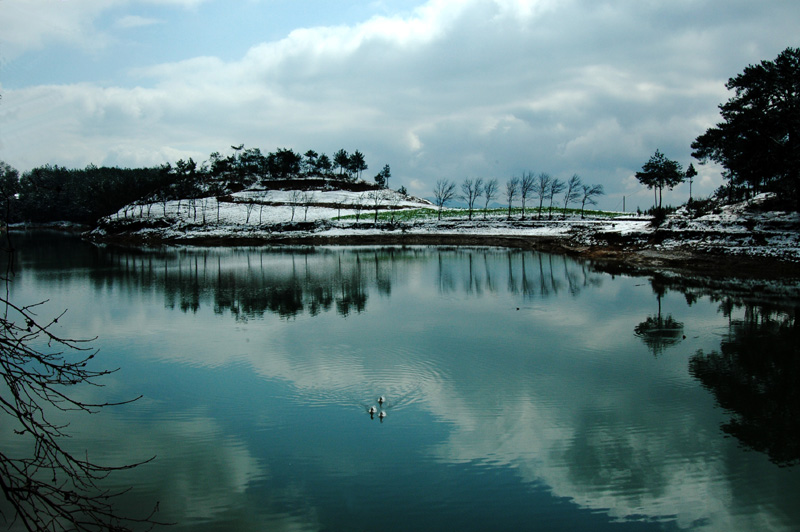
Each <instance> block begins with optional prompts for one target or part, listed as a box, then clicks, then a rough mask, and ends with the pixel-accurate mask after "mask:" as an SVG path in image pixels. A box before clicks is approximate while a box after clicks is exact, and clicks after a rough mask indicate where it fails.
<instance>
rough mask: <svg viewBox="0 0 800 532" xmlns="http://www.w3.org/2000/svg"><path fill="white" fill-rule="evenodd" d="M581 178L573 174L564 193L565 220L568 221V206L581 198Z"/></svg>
mask: <svg viewBox="0 0 800 532" xmlns="http://www.w3.org/2000/svg"><path fill="white" fill-rule="evenodd" d="M580 188H581V178H580V176H579V175H578V174H572V177H570V178H569V181H567V188H566V190H565V191H564V219H565V220H566V219H567V206H568V205H569V204H570V203H574V202H576V201H578V200H579V199H580V198H581V191H580Z"/></svg>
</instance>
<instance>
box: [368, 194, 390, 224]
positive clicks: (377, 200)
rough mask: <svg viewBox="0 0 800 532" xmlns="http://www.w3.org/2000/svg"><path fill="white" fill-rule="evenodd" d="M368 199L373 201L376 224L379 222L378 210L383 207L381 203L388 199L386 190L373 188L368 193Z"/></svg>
mask: <svg viewBox="0 0 800 532" xmlns="http://www.w3.org/2000/svg"><path fill="white" fill-rule="evenodd" d="M367 199H369V201H370V202H371V203H372V208H373V209H374V210H375V218H374V220H373V222H374V223H375V224H377V223H378V210H379V209H380V208H381V204H382V203H383V201H384V200H385V199H386V194H385V191H384V190H373V191H371V192H369V193H368V194H367Z"/></svg>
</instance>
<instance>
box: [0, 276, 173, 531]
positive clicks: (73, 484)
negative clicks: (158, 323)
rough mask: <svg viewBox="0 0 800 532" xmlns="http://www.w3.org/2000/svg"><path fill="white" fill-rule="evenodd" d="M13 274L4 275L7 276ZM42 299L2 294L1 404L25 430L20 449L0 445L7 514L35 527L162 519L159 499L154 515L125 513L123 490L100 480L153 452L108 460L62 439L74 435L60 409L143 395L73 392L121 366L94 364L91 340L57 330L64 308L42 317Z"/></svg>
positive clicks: (74, 410)
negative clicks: (120, 504) (119, 461)
mask: <svg viewBox="0 0 800 532" xmlns="http://www.w3.org/2000/svg"><path fill="white" fill-rule="evenodd" d="M9 279H10V277H9V278H6V279H3V281H4V282H6V283H8V282H10V281H9ZM6 294H8V291H6ZM42 304H43V303H37V304H33V305H26V306H18V305H17V304H14V303H13V302H11V300H10V299H9V298H8V296H6V297H0V306H2V308H3V310H2V314H1V315H0V331H1V332H0V378H2V383H3V386H2V390H1V391H0V412H2V413H3V414H5V415H6V416H7V418H6V420H5V421H4V423H3V424H4V425H5V426H6V427H7V428H9V429H13V431H14V434H16V437H18V438H19V444H20V445H15V446H14V447H13V448H14V449H20V451H16V453H19V454H21V455H22V456H20V455H16V454H11V453H7V452H0V489H2V493H3V495H4V496H5V498H6V499H7V500H8V502H9V503H10V505H11V507H12V508H13V512H14V515H4V516H3V517H5V518H6V520H7V521H8V522H13V521H16V522H18V523H21V525H22V526H23V527H24V528H25V529H26V530H29V531H34V530H37V531H39V530H44V531H54V532H55V531H57V530H58V531H61V530H77V531H98V532H99V531H101V530H131V529H132V528H131V527H133V526H150V527H152V525H154V524H157V523H156V522H155V521H154V515H155V512H156V510H157V509H158V504H155V506H154V509H153V511H152V512H150V513H149V515H143V516H141V517H126V516H122V515H119V514H117V513H116V511H115V509H114V504H113V503H114V502H115V501H116V500H117V498H118V497H119V496H121V495H122V494H124V493H125V490H122V491H108V490H106V489H104V488H103V487H102V481H103V480H104V479H105V478H107V477H108V476H109V475H111V474H113V473H114V472H118V471H122V470H126V469H131V468H134V467H137V466H138V465H141V464H143V463H146V462H149V461H150V460H152V458H151V459H150V460H144V461H142V462H138V463H134V464H128V465H120V466H106V465H102V464H98V463H95V462H93V461H91V460H90V459H89V455H88V452H86V453H85V454H83V453H82V454H74V453H73V451H72V450H70V448H69V447H68V446H65V445H63V444H62V442H63V441H64V440H65V439H67V438H69V433H68V432H67V430H66V429H67V427H68V424H67V423H64V422H62V421H54V420H53V417H54V416H57V415H58V416H60V414H64V415H70V416H76V415H80V414H81V413H84V414H92V413H96V412H98V411H99V410H100V409H102V408H104V407H106V406H112V405H121V404H126V403H130V402H132V401H135V400H136V399H137V398H134V399H132V400H129V401H122V402H117V403H89V402H85V401H83V400H81V399H79V398H78V397H79V394H71V393H70V390H72V389H74V388H75V387H80V386H82V385H84V386H86V385H92V386H102V384H100V383H99V382H98V381H99V380H100V379H101V378H102V377H105V376H107V375H109V374H111V373H114V371H116V370H91V369H88V368H87V364H88V363H89V361H90V360H91V359H92V358H94V357H95V355H96V354H97V352H96V351H94V350H93V349H92V348H91V347H90V346H89V345H88V342H90V341H91V340H73V339H69V338H65V337H61V336H58V335H56V334H55V333H54V332H53V330H54V329H55V328H56V324H57V323H58V321H59V319H60V318H61V317H62V316H63V315H64V313H63V312H62V313H61V314H60V315H58V316H57V317H55V318H53V319H51V320H49V321H41V320H40V318H39V316H38V313H39V312H40V310H41V308H40V307H41V305H42ZM9 432H10V431H9ZM22 449H28V451H27V452H26V451H22ZM12 452H14V451H12ZM0 515H2V514H0Z"/></svg>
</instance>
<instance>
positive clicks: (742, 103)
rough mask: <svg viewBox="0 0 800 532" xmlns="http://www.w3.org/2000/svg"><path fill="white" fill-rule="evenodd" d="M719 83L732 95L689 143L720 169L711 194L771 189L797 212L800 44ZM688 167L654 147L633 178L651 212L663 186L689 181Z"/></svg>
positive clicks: (745, 194) (730, 197) (738, 196)
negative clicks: (648, 197)
mask: <svg viewBox="0 0 800 532" xmlns="http://www.w3.org/2000/svg"><path fill="white" fill-rule="evenodd" d="M725 87H726V88H727V89H728V90H730V91H733V96H732V97H731V98H730V99H729V100H728V101H727V102H725V103H723V104H721V105H720V106H719V110H720V116H721V117H722V121H721V122H720V123H718V124H717V125H716V126H714V127H711V128H709V129H708V130H706V132H705V133H703V134H702V135H700V136H698V137H697V138H696V139H695V140H694V142H692V144H691V147H692V150H693V151H692V157H694V158H695V159H697V160H698V161H699V163H700V164H706V163H708V162H714V163H717V164H719V165H720V166H722V167H723V168H724V171H723V173H722V177H723V179H724V180H725V181H726V184H725V185H723V186H722V187H720V188H719V189H718V190H717V191H716V192H715V196H717V197H718V198H720V199H725V200H727V201H729V202H734V201H740V200H742V199H746V198H750V197H752V196H754V195H756V194H759V193H762V192H774V193H776V194H777V196H778V198H779V200H780V201H783V202H785V203H786V204H787V205H791V206H792V207H793V208H794V209H796V210H800V48H791V47H789V48H786V49H785V50H784V51H782V52H781V53H780V54H779V55H778V57H777V58H775V59H774V60H772V61H766V60H765V61H761V63H759V64H757V65H749V66H748V67H746V68H745V69H744V71H743V72H742V73H741V74H738V75H737V76H735V77H733V78H730V79H729V80H728V82H727V83H726V84H725ZM696 175H697V172H696V170H695V168H694V166H693V165H691V164H690V165H689V167H688V168H687V169H686V171H683V169H682V168H681V165H680V164H678V163H677V162H676V161H673V160H670V159H668V158H667V157H666V156H664V154H663V153H661V152H660V151H659V150H656V152H655V154H654V155H653V156H652V157H651V158H650V160H648V161H647V163H645V165H644V166H643V167H642V170H641V171H640V172H637V173H636V178H637V179H638V180H639V181H640V182H641V183H642V184H643V185H645V186H646V187H647V188H652V189H653V193H654V202H655V206H656V207H655V208H656V212H657V214H661V215H663V209H662V206H661V195H662V191H663V189H664V188H665V187H666V188H669V189H672V188H673V187H674V186H676V185H678V184H680V183H682V182H683V181H685V180H689V201H690V203H691V201H692V194H691V184H692V179H693V178H694V176H696Z"/></svg>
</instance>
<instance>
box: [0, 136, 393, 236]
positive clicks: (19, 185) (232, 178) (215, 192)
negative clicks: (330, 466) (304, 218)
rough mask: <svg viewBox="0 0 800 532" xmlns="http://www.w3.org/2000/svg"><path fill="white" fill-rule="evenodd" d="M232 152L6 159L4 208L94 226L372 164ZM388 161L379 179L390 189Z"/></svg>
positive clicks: (0, 190) (357, 156)
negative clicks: (22, 162) (115, 162)
mask: <svg viewBox="0 0 800 532" xmlns="http://www.w3.org/2000/svg"><path fill="white" fill-rule="evenodd" d="M231 148H232V149H233V153H232V154H230V155H227V156H223V155H222V154H220V153H219V152H216V151H215V152H213V153H212V154H211V155H210V156H209V158H208V160H207V161H205V162H203V163H201V164H198V163H197V162H195V161H194V160H193V159H192V158H189V159H188V160H184V159H180V160H178V161H177V162H175V163H174V164H173V163H166V164H163V165H160V166H156V167H147V168H118V167H97V166H95V165H89V166H87V167H86V168H80V169H69V168H66V167H63V166H58V165H50V164H48V165H44V166H40V167H37V168H34V169H32V170H30V171H27V172H24V173H23V174H22V175H20V173H19V172H18V171H17V170H16V169H14V168H12V167H11V166H9V165H8V164H6V163H4V162H2V161H0V211H1V214H2V220H3V221H4V222H6V223H13V222H23V221H24V222H34V223H42V222H53V221H69V222H76V223H87V224H93V223H95V222H96V221H97V220H99V219H100V218H102V217H104V216H108V215H111V214H113V213H115V212H117V211H119V209H121V208H122V207H124V206H125V205H128V204H131V203H137V202H143V203H158V202H167V201H170V200H180V199H189V200H192V199H197V198H200V197H204V196H209V195H212V196H218V197H219V196H224V195H226V194H230V193H233V192H238V191H240V190H243V189H245V188H247V187H249V186H253V185H257V184H262V185H264V186H269V182H270V181H275V180H285V179H298V178H300V179H303V178H318V179H325V180H334V181H343V182H355V181H357V180H359V179H361V178H362V176H363V173H364V172H365V171H366V170H367V169H368V168H369V167H368V165H367V163H366V160H365V157H364V154H363V153H361V152H360V151H359V150H355V151H354V152H353V153H348V152H347V151H346V150H344V149H340V150H338V151H337V152H336V153H335V154H334V156H333V157H332V158H331V157H328V156H327V155H326V154H325V153H318V152H316V151H314V150H308V151H306V152H305V153H304V154H303V155H300V154H299V153H297V152H295V151H293V150H291V149H287V148H279V149H278V150H277V151H275V152H270V153H267V154H266V155H265V154H263V153H262V152H261V150H260V149H258V148H245V147H244V145H239V146H231ZM390 177H391V169H390V167H389V165H388V164H387V165H384V166H383V168H382V169H381V170H380V171H379V172H378V174H377V175H376V176H375V177H374V180H375V182H376V183H377V184H378V185H379V186H382V187H385V188H388V186H389V179H390Z"/></svg>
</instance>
